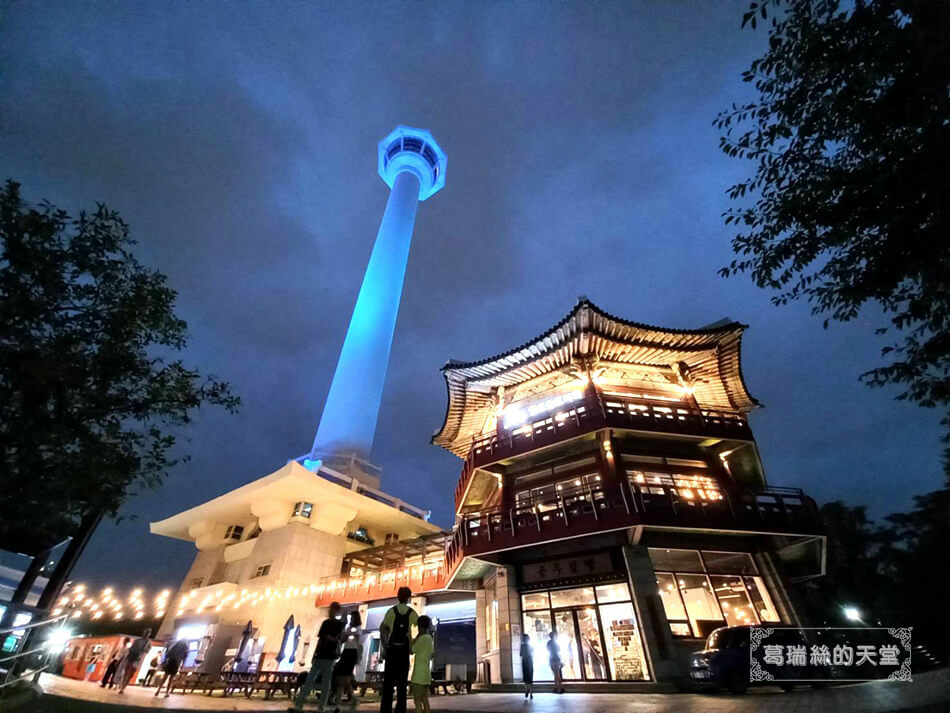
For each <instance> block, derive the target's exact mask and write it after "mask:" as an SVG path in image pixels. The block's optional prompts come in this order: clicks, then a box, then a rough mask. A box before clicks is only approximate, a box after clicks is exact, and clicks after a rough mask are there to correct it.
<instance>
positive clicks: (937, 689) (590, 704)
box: [33, 669, 950, 713]
mask: <svg viewBox="0 0 950 713" xmlns="http://www.w3.org/2000/svg"><path fill="white" fill-rule="evenodd" d="M40 683H41V685H42V687H43V689H44V691H45V692H46V695H45V696H44V697H43V699H41V700H42V705H37V706H36V707H35V708H34V709H33V710H35V711H37V712H38V713H39V712H40V711H50V712H53V711H55V712H56V713H69V712H71V711H77V712H78V711H95V712H96V713H100V712H101V713H120V711H123V710H125V711H153V710H156V709H158V710H161V709H164V710H169V711H260V712H264V711H284V710H287V701H286V699H278V700H275V701H264V700H255V699H251V700H248V699H246V698H244V697H243V696H233V697H228V698H223V697H221V696H220V695H216V696H213V697H208V696H203V695H181V694H176V695H173V696H171V697H170V698H155V697H154V696H153V695H152V693H153V690H152V689H148V690H142V689H140V688H137V687H134V686H130V687H129V688H127V689H126V692H125V694H124V695H121V696H120V695H118V694H117V693H115V692H114V691H107V690H103V689H101V688H99V685H98V684H95V683H85V682H83V681H75V680H73V679H69V678H61V677H58V676H51V675H44V676H43V677H42V680H41V681H40ZM431 703H432V710H433V711H443V712H445V713H448V712H452V713H502V712H508V711H513V712H515V713H692V712H694V711H695V712H697V713H892V712H894V711H909V710H921V711H927V713H931V712H933V713H945V712H946V713H950V670H947V669H941V670H938V671H931V672H929V673H925V674H921V675H919V676H916V677H915V679H914V681H913V683H898V682H875V683H864V684H855V685H849V686H838V687H834V688H828V689H824V690H820V691H815V690H811V689H804V688H803V689H800V690H797V691H795V692H793V693H788V694H786V693H782V692H781V691H779V690H778V689H770V688H760V689H753V690H752V691H750V692H749V693H748V694H747V695H745V696H733V695H724V694H715V695H703V694H697V693H625V694H619V693H568V694H565V695H561V696H558V695H555V694H553V693H539V694H536V695H535V698H534V700H533V701H525V700H524V697H523V696H522V695H520V694H514V693H473V694H468V695H464V694H463V695H454V696H434V697H432V699H431ZM411 708H412V706H411V704H410V710H411ZM313 709H315V706H313V705H311V706H308V710H313ZM375 709H376V707H375V706H374V705H371V704H364V705H362V706H360V708H359V710H360V712H361V713H363V712H364V711H371V710H375Z"/></svg>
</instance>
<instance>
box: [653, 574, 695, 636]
mask: <svg viewBox="0 0 950 713" xmlns="http://www.w3.org/2000/svg"><path fill="white" fill-rule="evenodd" d="M656 587H657V589H658V590H659V591H660V599H661V600H663V610H664V611H665V612H666V618H667V619H670V620H678V621H686V618H687V617H686V608H685V607H684V606H683V600H682V599H680V592H679V588H678V587H677V586H676V579H675V577H674V575H672V574H657V575H656ZM686 633H687V635H688V634H689V632H688V631H687V632H686Z"/></svg>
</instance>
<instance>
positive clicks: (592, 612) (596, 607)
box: [521, 582, 649, 681]
mask: <svg viewBox="0 0 950 713" xmlns="http://www.w3.org/2000/svg"><path fill="white" fill-rule="evenodd" d="M521 603H522V609H523V611H524V614H523V621H524V633H525V634H527V635H528V636H529V637H530V639H531V643H532V645H533V646H534V671H535V680H538V681H545V680H547V681H550V680H551V679H552V678H553V673H552V672H551V669H550V666H549V664H548V652H547V642H548V635H549V634H550V632H551V631H552V628H553V630H554V631H555V632H556V640H557V642H558V646H559V647H560V649H561V662H562V663H563V665H564V668H563V671H562V673H563V674H564V678H565V679H566V680H575V681H581V680H584V681H606V680H614V681H639V680H644V679H647V678H648V677H649V674H648V672H647V668H646V663H645V658H644V654H643V646H642V642H641V640H640V633H639V627H638V625H637V619H636V615H635V613H634V609H633V603H632V602H631V598H630V589H629V588H628V586H627V585H626V584H625V583H623V582H619V583H616V584H605V585H600V586H597V587H581V588H576V589H561V590H553V591H550V592H534V593H529V594H524V595H522V600H521ZM548 604H550V607H551V608H550V609H548ZM542 607H543V608H542Z"/></svg>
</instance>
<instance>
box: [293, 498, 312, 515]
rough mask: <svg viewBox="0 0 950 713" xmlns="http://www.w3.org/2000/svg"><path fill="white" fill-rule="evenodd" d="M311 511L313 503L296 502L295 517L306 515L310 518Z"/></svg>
mask: <svg viewBox="0 0 950 713" xmlns="http://www.w3.org/2000/svg"><path fill="white" fill-rule="evenodd" d="M311 513H313V503H304V502H300V503H294V514H293V517H304V518H307V519H309V518H310V515H311Z"/></svg>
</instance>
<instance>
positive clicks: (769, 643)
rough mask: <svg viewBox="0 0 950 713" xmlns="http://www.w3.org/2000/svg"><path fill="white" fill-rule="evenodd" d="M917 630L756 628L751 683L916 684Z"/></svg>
mask: <svg viewBox="0 0 950 713" xmlns="http://www.w3.org/2000/svg"><path fill="white" fill-rule="evenodd" d="M910 637H911V629H910V628H909V627H908V628H885V627H824V628H819V627H815V628H804V629H795V628H789V627H779V626H775V627H764V626H756V627H752V628H751V629H750V632H749V680H750V681H775V682H776V683H782V682H806V681H878V680H882V679H889V680H896V681H910V680H912V679H911V670H910V654H911V643H910Z"/></svg>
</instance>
